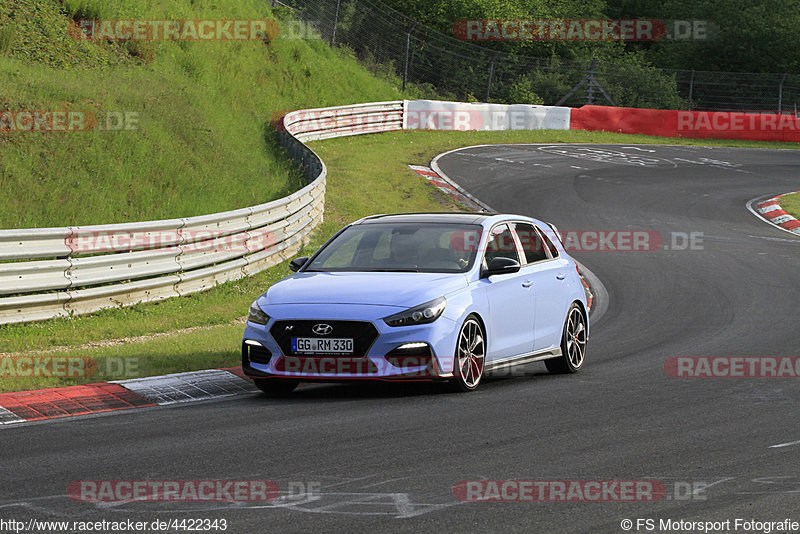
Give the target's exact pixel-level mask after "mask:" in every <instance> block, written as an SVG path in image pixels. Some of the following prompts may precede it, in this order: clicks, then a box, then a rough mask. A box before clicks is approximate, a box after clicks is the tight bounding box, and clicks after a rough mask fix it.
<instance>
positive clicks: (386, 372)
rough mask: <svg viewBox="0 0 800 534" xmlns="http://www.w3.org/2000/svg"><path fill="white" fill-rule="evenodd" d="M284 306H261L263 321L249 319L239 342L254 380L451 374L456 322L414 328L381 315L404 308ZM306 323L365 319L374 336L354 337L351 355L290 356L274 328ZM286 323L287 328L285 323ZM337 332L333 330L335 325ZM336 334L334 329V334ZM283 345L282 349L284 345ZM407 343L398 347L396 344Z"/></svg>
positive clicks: (413, 377)
mask: <svg viewBox="0 0 800 534" xmlns="http://www.w3.org/2000/svg"><path fill="white" fill-rule="evenodd" d="M321 308H323V306H320V305H306V304H303V305H282V306H274V307H271V308H270V309H268V310H264V311H265V312H266V313H267V314H268V315H269V316H270V317H271V318H270V321H269V323H268V324H267V325H259V324H254V323H250V322H248V323H247V326H246V327H245V332H244V337H243V341H242V369H243V371H244V372H245V374H247V375H249V376H252V377H254V378H267V377H285V378H294V379H301V380H327V381H349V380H398V381H404V380H437V379H447V378H450V377H452V376H453V374H452V373H453V352H454V350H455V346H456V336H457V325H456V324H455V323H454V322H453V321H452V320H450V319H448V318H446V317H439V318H438V319H437V320H436V321H434V322H432V323H429V324H425V325H416V326H404V327H391V326H389V325H387V324H386V323H385V322H384V321H383V320H382V318H383V317H387V316H389V315H392V314H394V313H397V312H399V311H402V309H401V308H396V307H392V306H366V305H363V306H362V305H334V306H329V305H325V306H324V310H323V309H321ZM308 321H314V322H319V323H326V324H328V323H330V324H336V325H337V326H340V330H341V329H343V328H342V327H341V325H342V324H343V323H346V322H360V323H369V324H371V326H372V327H374V330H375V331H377V335H376V336H373V338H371V339H370V340H369V341H370V342H369V344H368V346H367V344H365V343H362V344H361V346H360V347H359V343H358V340H356V343H355V346H356V347H359V351H358V352H357V353H353V354H352V355H334V354H321V355H303V354H291V353H288V352H290V351H287V350H286V349H287V348H288V347H287V344H286V340H285V339H283V337H282V336H281V335H280V334H281V332H278V333H277V335H278V337H279V339H277V340H276V332H275V330H273V327H274V326H275V324H276V323H279V325H280V326H281V328H285V327H286V326H293V322H294V324H297V325H305V324H307V323H308ZM285 325H286V326H285ZM334 330H335V329H334ZM332 335H334V336H335V333H334V334H332ZM282 347H283V348H282ZM401 347H406V348H405V349H404V350H400V351H398V348H401Z"/></svg>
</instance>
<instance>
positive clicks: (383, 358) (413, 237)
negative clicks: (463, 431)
mask: <svg viewBox="0 0 800 534" xmlns="http://www.w3.org/2000/svg"><path fill="white" fill-rule="evenodd" d="M291 269H292V270H293V271H295V274H292V275H291V276H288V277H287V278H284V279H283V280H280V281H279V282H277V283H275V284H273V285H272V286H271V287H270V288H269V289H268V290H267V292H266V293H264V294H263V295H261V296H260V297H259V298H258V299H256V300H255V301H254V302H253V304H252V305H251V306H250V312H249V315H248V318H247V326H246V328H245V331H244V339H243V343H242V368H243V370H244V372H245V373H246V374H247V375H249V376H251V377H252V378H253V379H254V381H255V383H256V384H257V385H258V387H259V388H260V389H262V390H263V391H264V392H266V393H268V394H271V395H282V394H287V393H289V392H291V391H292V390H293V389H294V388H295V387H296V386H297V384H298V383H299V382H301V381H303V382H305V381H314V380H326V381H349V380H364V379H366V380H392V381H403V380H437V381H445V382H447V383H448V385H449V386H450V387H452V388H453V389H455V390H457V391H470V390H474V389H475V388H476V387H477V386H478V384H479V383H480V381H481V378H482V377H483V376H484V374H486V373H489V372H492V371H496V370H498V369H507V368H509V367H512V366H517V365H521V364H526V363H530V362H534V361H540V360H541V361H544V363H545V365H546V366H547V369H548V370H550V371H551V372H555V373H574V372H576V371H578V370H579V369H580V368H581V367H582V366H583V362H584V356H585V352H586V343H587V341H588V336H589V322H588V310H587V305H586V295H585V292H584V289H583V285H582V283H581V279H580V275H579V273H578V269H577V265H576V263H575V261H574V260H573V259H572V258H570V257H569V256H568V255H567V253H566V252H565V251H564V247H563V245H562V243H561V241H560V239H559V237H558V233H557V231H556V230H555V228H554V227H552V226H551V225H549V224H547V223H543V222H541V221H538V220H536V219H532V218H529V217H522V216H518V215H495V214H485V213H408V214H398V215H376V216H372V217H366V218H364V219H361V220H359V221H356V222H354V223H352V224H350V225H348V226H346V227H345V228H343V229H342V230H340V231H339V232H338V233H337V234H336V235H334V236H333V237H332V238H331V239H330V240H328V242H327V243H325V244H324V245H323V246H322V247H320V249H319V250H318V251H317V252H316V253H315V254H314V255H313V256H312V257H310V258H307V257H302V258H296V259H294V260H293V261H292V263H291Z"/></svg>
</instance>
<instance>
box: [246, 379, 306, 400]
mask: <svg viewBox="0 0 800 534" xmlns="http://www.w3.org/2000/svg"><path fill="white" fill-rule="evenodd" d="M253 381H254V382H255V384H256V387H257V388H258V389H260V390H261V391H263V392H264V393H265V394H266V395H267V396H268V397H286V396H287V395H289V394H290V393H291V392H292V391H294V390H295V388H296V387H297V385H298V384H299V383H300V381H299V380H292V379H289V378H256V379H254V380H253Z"/></svg>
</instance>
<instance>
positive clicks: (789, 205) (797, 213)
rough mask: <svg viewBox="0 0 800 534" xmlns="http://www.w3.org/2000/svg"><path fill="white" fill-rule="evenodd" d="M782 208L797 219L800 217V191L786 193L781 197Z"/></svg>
mask: <svg viewBox="0 0 800 534" xmlns="http://www.w3.org/2000/svg"><path fill="white" fill-rule="evenodd" d="M780 203H781V208H783V209H784V210H785V211H786V212H787V213H789V214H790V215H791V216H792V217H794V218H795V219H800V193H794V194H793V195H786V196H785V197H783V198H781V199H780Z"/></svg>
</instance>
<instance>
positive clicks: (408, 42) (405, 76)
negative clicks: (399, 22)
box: [403, 22, 419, 91]
mask: <svg viewBox="0 0 800 534" xmlns="http://www.w3.org/2000/svg"><path fill="white" fill-rule="evenodd" d="M417 24H419V23H418V22H415V23H414V25H413V26H411V29H410V30H408V33H407V34H406V61H405V66H404V67H403V91H405V90H406V80H408V53H409V50H410V48H411V32H413V31H414V28H416V27H417Z"/></svg>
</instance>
